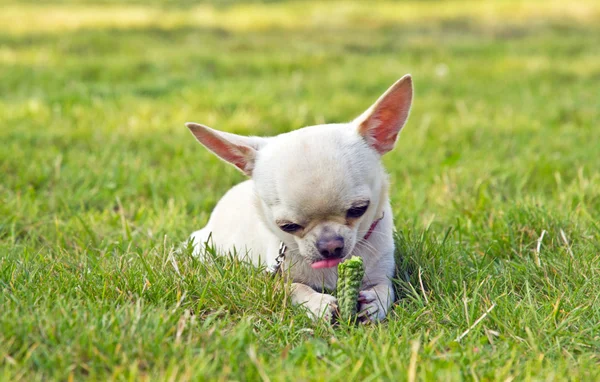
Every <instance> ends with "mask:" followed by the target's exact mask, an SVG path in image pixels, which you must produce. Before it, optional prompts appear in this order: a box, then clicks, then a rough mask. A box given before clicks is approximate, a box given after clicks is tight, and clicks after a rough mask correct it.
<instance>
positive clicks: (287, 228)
mask: <svg viewBox="0 0 600 382" xmlns="http://www.w3.org/2000/svg"><path fill="white" fill-rule="evenodd" d="M279 228H281V230H282V231H284V232H287V233H294V232H296V231H298V230H300V229H302V226H301V225H299V224H294V223H284V224H281V225H279Z"/></svg>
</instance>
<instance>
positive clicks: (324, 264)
mask: <svg viewBox="0 0 600 382" xmlns="http://www.w3.org/2000/svg"><path fill="white" fill-rule="evenodd" d="M341 262H342V259H331V260H321V261H317V262H316V263H312V264H311V265H310V266H311V267H312V269H321V268H332V267H335V266H336V265H338V264H339V263H341Z"/></svg>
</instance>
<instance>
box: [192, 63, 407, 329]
mask: <svg viewBox="0 0 600 382" xmlns="http://www.w3.org/2000/svg"><path fill="white" fill-rule="evenodd" d="M412 94H413V89H412V79H411V77H410V75H405V76H404V77H402V78H401V79H400V80H398V81H397V82H396V83H395V84H394V85H392V87H390V88H389V89H388V90H387V91H386V92H385V93H384V94H383V95H382V96H381V97H380V98H379V99H378V100H377V102H375V104H373V106H371V107H370V108H369V109H368V110H367V111H366V112H364V113H363V114H362V115H361V116H360V117H358V118H357V119H356V120H354V121H353V122H350V123H343V124H327V125H319V126H310V127H305V128H303V129H300V130H296V131H292V132H289V133H285V134H281V135H278V136H275V137H268V138H262V137H245V136H240V135H235V134H230V133H225V132H221V131H217V130H213V129H211V128H208V127H206V126H202V125H199V124H196V123H187V124H186V126H187V127H188V128H189V129H190V130H191V132H192V134H194V136H195V137H196V139H198V141H199V142H200V143H201V144H203V145H204V146H205V147H206V148H208V149H209V150H211V151H212V152H214V153H215V154H216V155H218V156H219V157H220V158H221V159H223V160H225V161H227V162H229V163H231V164H233V165H234V166H236V167H237V168H238V169H239V170H241V171H242V172H243V173H244V174H246V175H247V176H249V177H251V179H250V180H247V181H245V182H242V183H240V184H238V185H237V186H235V187H233V188H232V189H231V190H229V191H228V192H227V193H226V194H225V196H223V198H222V199H221V200H220V201H219V203H218V204H217V206H216V207H215V209H214V211H213V212H212V214H211V216H210V219H209V221H208V224H207V225H206V227H204V228H203V229H201V230H199V231H196V232H194V233H193V234H192V235H191V239H192V240H193V243H194V253H195V254H196V255H199V256H201V255H202V254H203V253H204V252H203V251H204V246H205V244H206V243H207V241H208V240H209V236H210V235H211V234H212V240H213V241H214V243H215V244H216V248H217V249H218V250H219V251H233V250H234V248H235V253H237V254H238V255H240V256H248V257H249V258H250V259H251V260H252V262H253V263H254V264H256V265H258V264H265V263H266V264H267V265H269V266H270V267H271V268H272V269H275V270H277V269H280V270H282V271H284V272H283V274H286V275H288V276H289V277H291V279H292V280H291V281H292V303H294V304H302V305H304V306H305V307H306V308H307V309H308V310H309V312H310V313H311V314H312V315H313V316H314V317H315V318H320V317H324V318H325V319H327V320H330V319H331V318H332V317H333V315H334V313H335V311H336V309H337V305H336V299H335V297H333V296H331V295H329V294H324V293H321V292H322V291H324V290H325V289H328V290H334V289H335V286H336V281H337V265H338V264H339V263H340V262H342V261H344V259H347V258H349V257H351V256H360V257H362V259H363V262H364V266H365V276H364V279H363V283H362V288H361V292H360V297H359V303H360V312H361V318H362V319H363V320H369V321H378V320H382V319H384V318H385V316H386V314H387V312H388V309H389V308H390V306H391V304H392V301H393V299H394V289H393V287H392V281H391V277H393V274H394V268H395V264H394V239H393V229H394V226H393V222H392V217H393V215H392V210H391V206H390V201H389V197H388V177H387V174H386V172H385V170H384V168H383V166H382V164H381V156H382V155H383V154H385V153H387V152H388V151H390V150H392V149H393V148H394V145H395V143H396V139H397V137H398V133H399V132H400V130H401V129H402V127H403V126H404V124H405V123H406V120H407V118H408V114H409V111H410V107H411V103H412Z"/></svg>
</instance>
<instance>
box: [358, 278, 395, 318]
mask: <svg viewBox="0 0 600 382" xmlns="http://www.w3.org/2000/svg"><path fill="white" fill-rule="evenodd" d="M393 301H394V288H393V286H392V281H391V280H390V279H386V280H383V281H382V282H380V283H378V284H375V285H374V286H372V287H370V288H368V289H365V290H362V291H360V293H359V295H358V302H359V303H360V308H359V317H360V318H361V319H362V320H363V321H367V322H376V321H381V320H383V319H384V318H385V316H386V315H387V313H388V310H389V309H390V306H391V305H392V302H393Z"/></svg>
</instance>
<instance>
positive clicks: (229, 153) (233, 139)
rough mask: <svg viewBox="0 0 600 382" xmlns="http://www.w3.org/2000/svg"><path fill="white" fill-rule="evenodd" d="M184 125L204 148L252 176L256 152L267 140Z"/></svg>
mask: <svg viewBox="0 0 600 382" xmlns="http://www.w3.org/2000/svg"><path fill="white" fill-rule="evenodd" d="M185 125H186V126H187V128H188V129H190V131H191V132H192V134H193V135H194V137H196V139H197V140H198V142H200V143H201V144H202V145H204V147H206V148H207V149H209V150H210V151H212V152H213V153H215V154H217V156H218V157H219V158H221V159H223V160H224V161H226V162H229V163H231V164H232V165H234V166H235V167H237V168H238V170H240V171H241V172H243V173H244V174H246V175H248V176H252V171H253V170H254V163H255V162H256V155H257V152H258V150H260V148H261V147H263V146H264V145H265V144H266V143H267V138H261V137H245V136H242V135H236V134H231V133H226V132H224V131H218V130H215V129H211V128H210V127H207V126H204V125H200V124H198V123H193V122H188V123H186V124H185Z"/></svg>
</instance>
